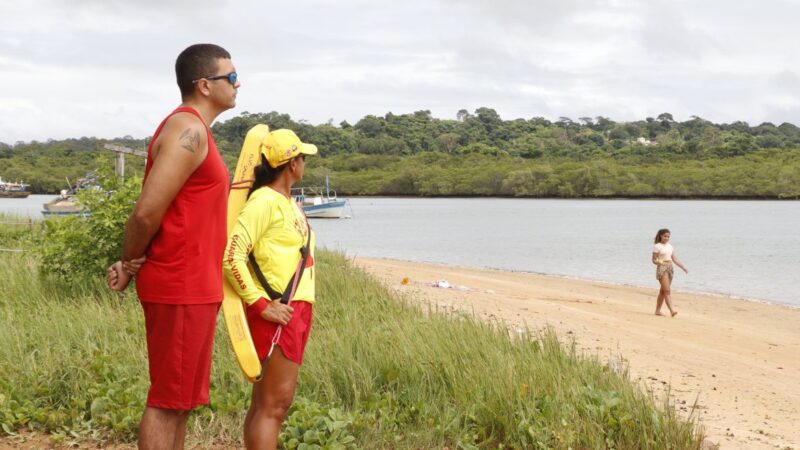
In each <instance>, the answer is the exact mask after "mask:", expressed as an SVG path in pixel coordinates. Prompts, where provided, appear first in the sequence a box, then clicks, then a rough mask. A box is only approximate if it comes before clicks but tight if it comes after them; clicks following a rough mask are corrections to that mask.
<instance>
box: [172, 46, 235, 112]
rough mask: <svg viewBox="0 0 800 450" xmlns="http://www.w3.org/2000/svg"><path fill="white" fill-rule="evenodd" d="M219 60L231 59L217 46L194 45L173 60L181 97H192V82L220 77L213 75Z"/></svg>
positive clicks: (226, 52) (225, 51)
mask: <svg viewBox="0 0 800 450" xmlns="http://www.w3.org/2000/svg"><path fill="white" fill-rule="evenodd" d="M220 59H231V54H230V53H228V51H227V50H225V49H224V48H222V47H220V46H219V45H214V44H195V45H191V46H189V47H187V48H186V49H185V50H184V51H182V52H181V54H180V55H178V59H177V60H175V77H176V78H177V79H178V87H179V88H180V90H181V97H182V98H184V99H185V98H187V97H189V96H190V95H192V92H194V83H193V81H195V80H199V79H200V78H204V77H211V76H214V75H220V74H218V73H215V71H216V70H217V67H218V60H220Z"/></svg>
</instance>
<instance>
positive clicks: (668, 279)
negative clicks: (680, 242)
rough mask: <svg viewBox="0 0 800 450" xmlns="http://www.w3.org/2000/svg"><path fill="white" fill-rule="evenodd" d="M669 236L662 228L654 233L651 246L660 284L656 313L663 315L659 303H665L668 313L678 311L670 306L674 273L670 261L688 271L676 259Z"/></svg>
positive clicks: (676, 312) (667, 231) (672, 313)
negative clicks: (653, 242) (654, 238)
mask: <svg viewBox="0 0 800 450" xmlns="http://www.w3.org/2000/svg"><path fill="white" fill-rule="evenodd" d="M669 238H670V233H669V230H668V229H666V228H662V229H660V230H658V233H656V242H655V245H654V246H653V264H655V265H656V280H658V282H659V283H660V284H661V290H659V291H658V299H657V300H656V315H657V316H663V314H661V305H663V304H664V303H666V304H667V308H669V313H670V315H671V316H672V317H675V315H676V314H678V311H675V308H673V307H672V291H671V290H670V286H671V285H672V277H673V274H674V269H673V267H672V263H673V262H674V263H675V264H676V265H677V266H678V267H680V268H681V269H683V271H684V272H686V273H689V271H688V270H687V269H686V266H684V265H683V263H681V262H680V260H678V257H677V256H676V255H675V250H674V249H673V248H672V244H670V243H669Z"/></svg>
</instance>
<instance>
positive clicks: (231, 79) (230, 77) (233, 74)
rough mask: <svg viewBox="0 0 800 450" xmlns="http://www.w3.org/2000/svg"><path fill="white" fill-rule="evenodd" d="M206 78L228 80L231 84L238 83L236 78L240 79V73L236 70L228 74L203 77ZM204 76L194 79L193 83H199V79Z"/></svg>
mask: <svg viewBox="0 0 800 450" xmlns="http://www.w3.org/2000/svg"><path fill="white" fill-rule="evenodd" d="M203 78H205V79H206V80H223V79H224V80H228V83H230V84H236V80H238V79H239V75H237V74H236V72H231V73H229V74H227V75H215V76H213V77H203ZM203 78H198V79H196V80H192V84H194V83H197V82H198V81H200V80H202V79H203Z"/></svg>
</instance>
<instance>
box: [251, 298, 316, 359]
mask: <svg viewBox="0 0 800 450" xmlns="http://www.w3.org/2000/svg"><path fill="white" fill-rule="evenodd" d="M290 306H291V307H292V308H293V309H294V312H292V318H291V319H290V320H289V323H287V324H286V325H284V326H282V327H281V335H280V337H279V338H278V343H277V344H275V345H276V346H280V348H281V350H283V354H284V356H286V358H287V359H289V360H290V361H294V362H296V363H297V364H301V365H302V364H303V352H304V351H305V349H306V342H308V334H309V332H310V331H311V316H312V310H313V305H312V304H311V303H309V302H303V301H293V302H292V303H291V304H290ZM247 324H248V325H249V326H250V335H251V336H252V337H253V343H254V344H255V345H256V352H257V353H258V359H260V360H262V361H263V360H264V358H266V357H267V353H269V348H270V346H271V345H272V339H273V337H274V336H275V332H276V331H277V330H278V324H277V323H275V322H270V321H267V320H264V318H262V317H261V316H260V315H259V314H256V313H255V312H254V311H252V310H248V312H247Z"/></svg>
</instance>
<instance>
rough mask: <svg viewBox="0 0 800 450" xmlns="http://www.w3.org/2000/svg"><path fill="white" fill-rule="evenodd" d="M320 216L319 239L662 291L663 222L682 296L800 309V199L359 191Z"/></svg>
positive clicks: (377, 253) (359, 250)
mask: <svg viewBox="0 0 800 450" xmlns="http://www.w3.org/2000/svg"><path fill="white" fill-rule="evenodd" d="M351 204H352V210H353V216H354V217H353V219H349V220H330V219H328V220H324V219H319V220H314V221H313V222H312V226H313V227H315V229H316V231H317V233H318V242H319V243H320V245H322V246H325V247H328V248H332V249H340V250H343V251H344V252H345V253H346V254H348V255H350V256H374V257H386V258H396V259H404V260H411V261H422V262H436V263H445V264H454V265H461V266H467V267H477V268H484V267H490V268H499V269H507V270H517V271H526V272H536V273H544V274H552V275H562V276H569V277H578V278H584V279H592V280H602V281H608V282H614V283H624V284H632V285H638V286H652V287H656V286H657V282H656V280H655V266H654V265H653V264H652V263H651V261H650V258H651V251H652V248H653V239H654V237H655V234H656V231H657V230H658V229H659V228H669V229H670V230H671V231H672V240H671V243H672V244H673V246H674V247H675V253H676V255H677V256H678V258H679V259H680V260H681V261H683V262H684V264H685V265H686V266H687V267H688V269H689V275H685V274H684V273H683V271H681V270H680V269H678V268H677V267H676V276H675V281H674V283H673V287H674V288H675V289H676V290H678V291H681V290H683V291H695V292H709V293H716V294H723V295H731V296H736V297H744V298H750V299H757V300H765V301H770V302H776V303H783V304H789V305H793V306H798V307H800V295H798V293H797V289H796V286H797V282H796V281H797V279H798V278H800V233H798V231H797V228H798V224H800V202H789V201H785V202H778V201H669V200H665V201H660V200H641V201H639V200H538V199H418V198H354V199H351Z"/></svg>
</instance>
